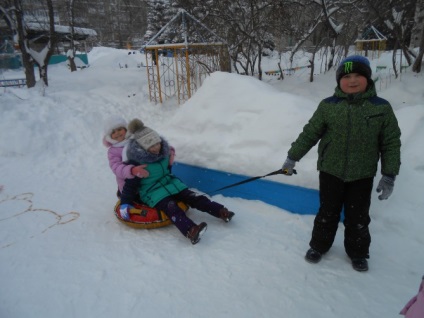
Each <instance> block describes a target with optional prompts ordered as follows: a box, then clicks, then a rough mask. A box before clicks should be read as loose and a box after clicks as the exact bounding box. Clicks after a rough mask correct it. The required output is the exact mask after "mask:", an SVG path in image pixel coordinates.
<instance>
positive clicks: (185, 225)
mask: <svg viewBox="0 0 424 318" xmlns="http://www.w3.org/2000/svg"><path fill="white" fill-rule="evenodd" d="M178 201H181V202H184V203H185V204H187V205H188V206H189V207H191V208H195V209H197V210H200V211H203V212H206V213H209V214H210V215H213V216H215V217H217V218H219V210H221V209H222V208H223V207H224V206H223V205H221V204H219V203H217V202H214V201H211V200H209V199H208V198H207V197H206V196H204V195H199V194H197V193H196V192H193V191H191V190H189V189H184V190H183V191H181V192H180V193H177V194H175V195H172V196H169V197H166V198H164V199H162V200H161V201H159V202H158V203H157V204H156V206H155V208H156V209H159V210H162V211H163V212H165V214H166V215H167V216H168V217H169V219H170V220H171V221H172V223H174V225H175V226H176V227H177V228H178V230H180V232H181V233H182V234H183V235H184V236H187V232H188V231H189V230H190V228H191V227H192V226H193V225H196V224H195V223H194V222H193V221H192V220H191V219H190V218H189V217H188V216H187V215H186V213H185V212H184V211H183V210H182V209H181V208H180V207H179V206H178V204H177V202H178Z"/></svg>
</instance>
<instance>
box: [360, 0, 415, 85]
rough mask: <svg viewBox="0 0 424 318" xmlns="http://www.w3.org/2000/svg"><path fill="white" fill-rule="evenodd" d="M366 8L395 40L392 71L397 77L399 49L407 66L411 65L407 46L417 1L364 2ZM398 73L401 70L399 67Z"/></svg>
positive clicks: (410, 53) (372, 0)
mask: <svg viewBox="0 0 424 318" xmlns="http://www.w3.org/2000/svg"><path fill="white" fill-rule="evenodd" d="M365 1H366V3H367V6H368V8H369V9H370V10H371V11H372V13H373V14H374V15H375V16H376V18H377V19H378V21H380V23H381V24H384V25H386V27H387V29H388V30H389V32H390V34H391V37H392V38H393V39H394V40H395V45H394V48H393V58H392V61H393V70H394V72H395V77H398V72H397V69H398V68H397V67H396V64H397V59H396V54H397V50H398V49H400V50H401V51H402V52H403V55H404V56H405V58H406V61H407V63H408V65H411V64H412V56H414V54H415V53H414V52H412V51H411V50H410V49H409V47H408V45H409V40H410V36H411V30H412V27H413V26H414V23H413V18H414V14H415V8H416V2H417V0H392V1H382V0H379V1H376V0H365ZM400 71H402V68H401V67H400Z"/></svg>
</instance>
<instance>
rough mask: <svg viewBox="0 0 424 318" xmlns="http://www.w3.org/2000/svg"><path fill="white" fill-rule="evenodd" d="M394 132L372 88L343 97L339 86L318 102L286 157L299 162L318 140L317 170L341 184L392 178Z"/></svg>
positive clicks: (386, 107) (396, 152) (385, 105)
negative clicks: (379, 175)
mask: <svg viewBox="0 0 424 318" xmlns="http://www.w3.org/2000/svg"><path fill="white" fill-rule="evenodd" d="M400 135H401V132H400V128H399V126H398V122H397V119H396V116H395V114H394V112H393V109H392V107H391V105H390V103H389V102H388V101H386V100H384V99H382V98H380V97H377V93H376V90H375V86H374V83H371V84H370V85H369V88H368V89H367V91H366V92H365V93H360V94H354V95H353V94H352V95H347V94H345V93H343V92H342V91H341V90H340V88H339V87H337V88H336V89H335V93H334V95H333V96H331V97H329V98H326V99H324V100H322V101H321V103H320V104H319V105H318V108H317V110H316V111H315V113H314V114H313V115H312V117H311V119H310V120H309V122H308V123H307V124H306V125H305V126H304V127H303V131H302V132H301V133H300V135H299V137H298V138H297V139H296V141H295V142H294V143H292V146H291V148H290V150H289V151H288V156H289V158H291V159H292V160H295V161H299V160H300V159H301V158H302V157H303V156H304V155H305V154H306V153H307V152H308V151H309V150H310V149H311V148H312V147H313V146H314V145H315V144H316V143H317V142H318V141H320V143H319V145H318V162H317V169H318V170H319V171H323V172H326V173H329V174H331V175H334V176H336V177H338V178H340V179H342V180H343V181H345V182H349V181H355V180H358V179H363V178H369V177H374V176H375V174H376V172H377V166H378V161H379V159H380V158H381V173H382V174H385V175H392V176H395V175H397V174H399V169H400V146H401V142H400Z"/></svg>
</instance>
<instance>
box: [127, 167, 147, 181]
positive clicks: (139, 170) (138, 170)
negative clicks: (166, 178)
mask: <svg viewBox="0 0 424 318" xmlns="http://www.w3.org/2000/svg"><path fill="white" fill-rule="evenodd" d="M146 167H147V165H140V166H137V167H132V168H131V174H132V175H133V176H136V177H139V178H147V177H148V176H149V171H147V170H146V169H144V168H146Z"/></svg>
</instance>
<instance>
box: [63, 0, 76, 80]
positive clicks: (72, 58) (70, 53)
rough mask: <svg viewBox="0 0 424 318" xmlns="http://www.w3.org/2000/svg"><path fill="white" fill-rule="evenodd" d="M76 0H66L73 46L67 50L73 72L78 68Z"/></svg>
mask: <svg viewBox="0 0 424 318" xmlns="http://www.w3.org/2000/svg"><path fill="white" fill-rule="evenodd" d="M74 3H75V1H74V0H67V1H66V9H67V11H68V19H69V27H70V30H71V39H70V40H71V42H70V43H71V47H70V48H69V50H68V52H67V57H68V60H69V68H70V70H71V72H75V71H76V70H77V66H76V65H75V53H76V52H75V12H74Z"/></svg>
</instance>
